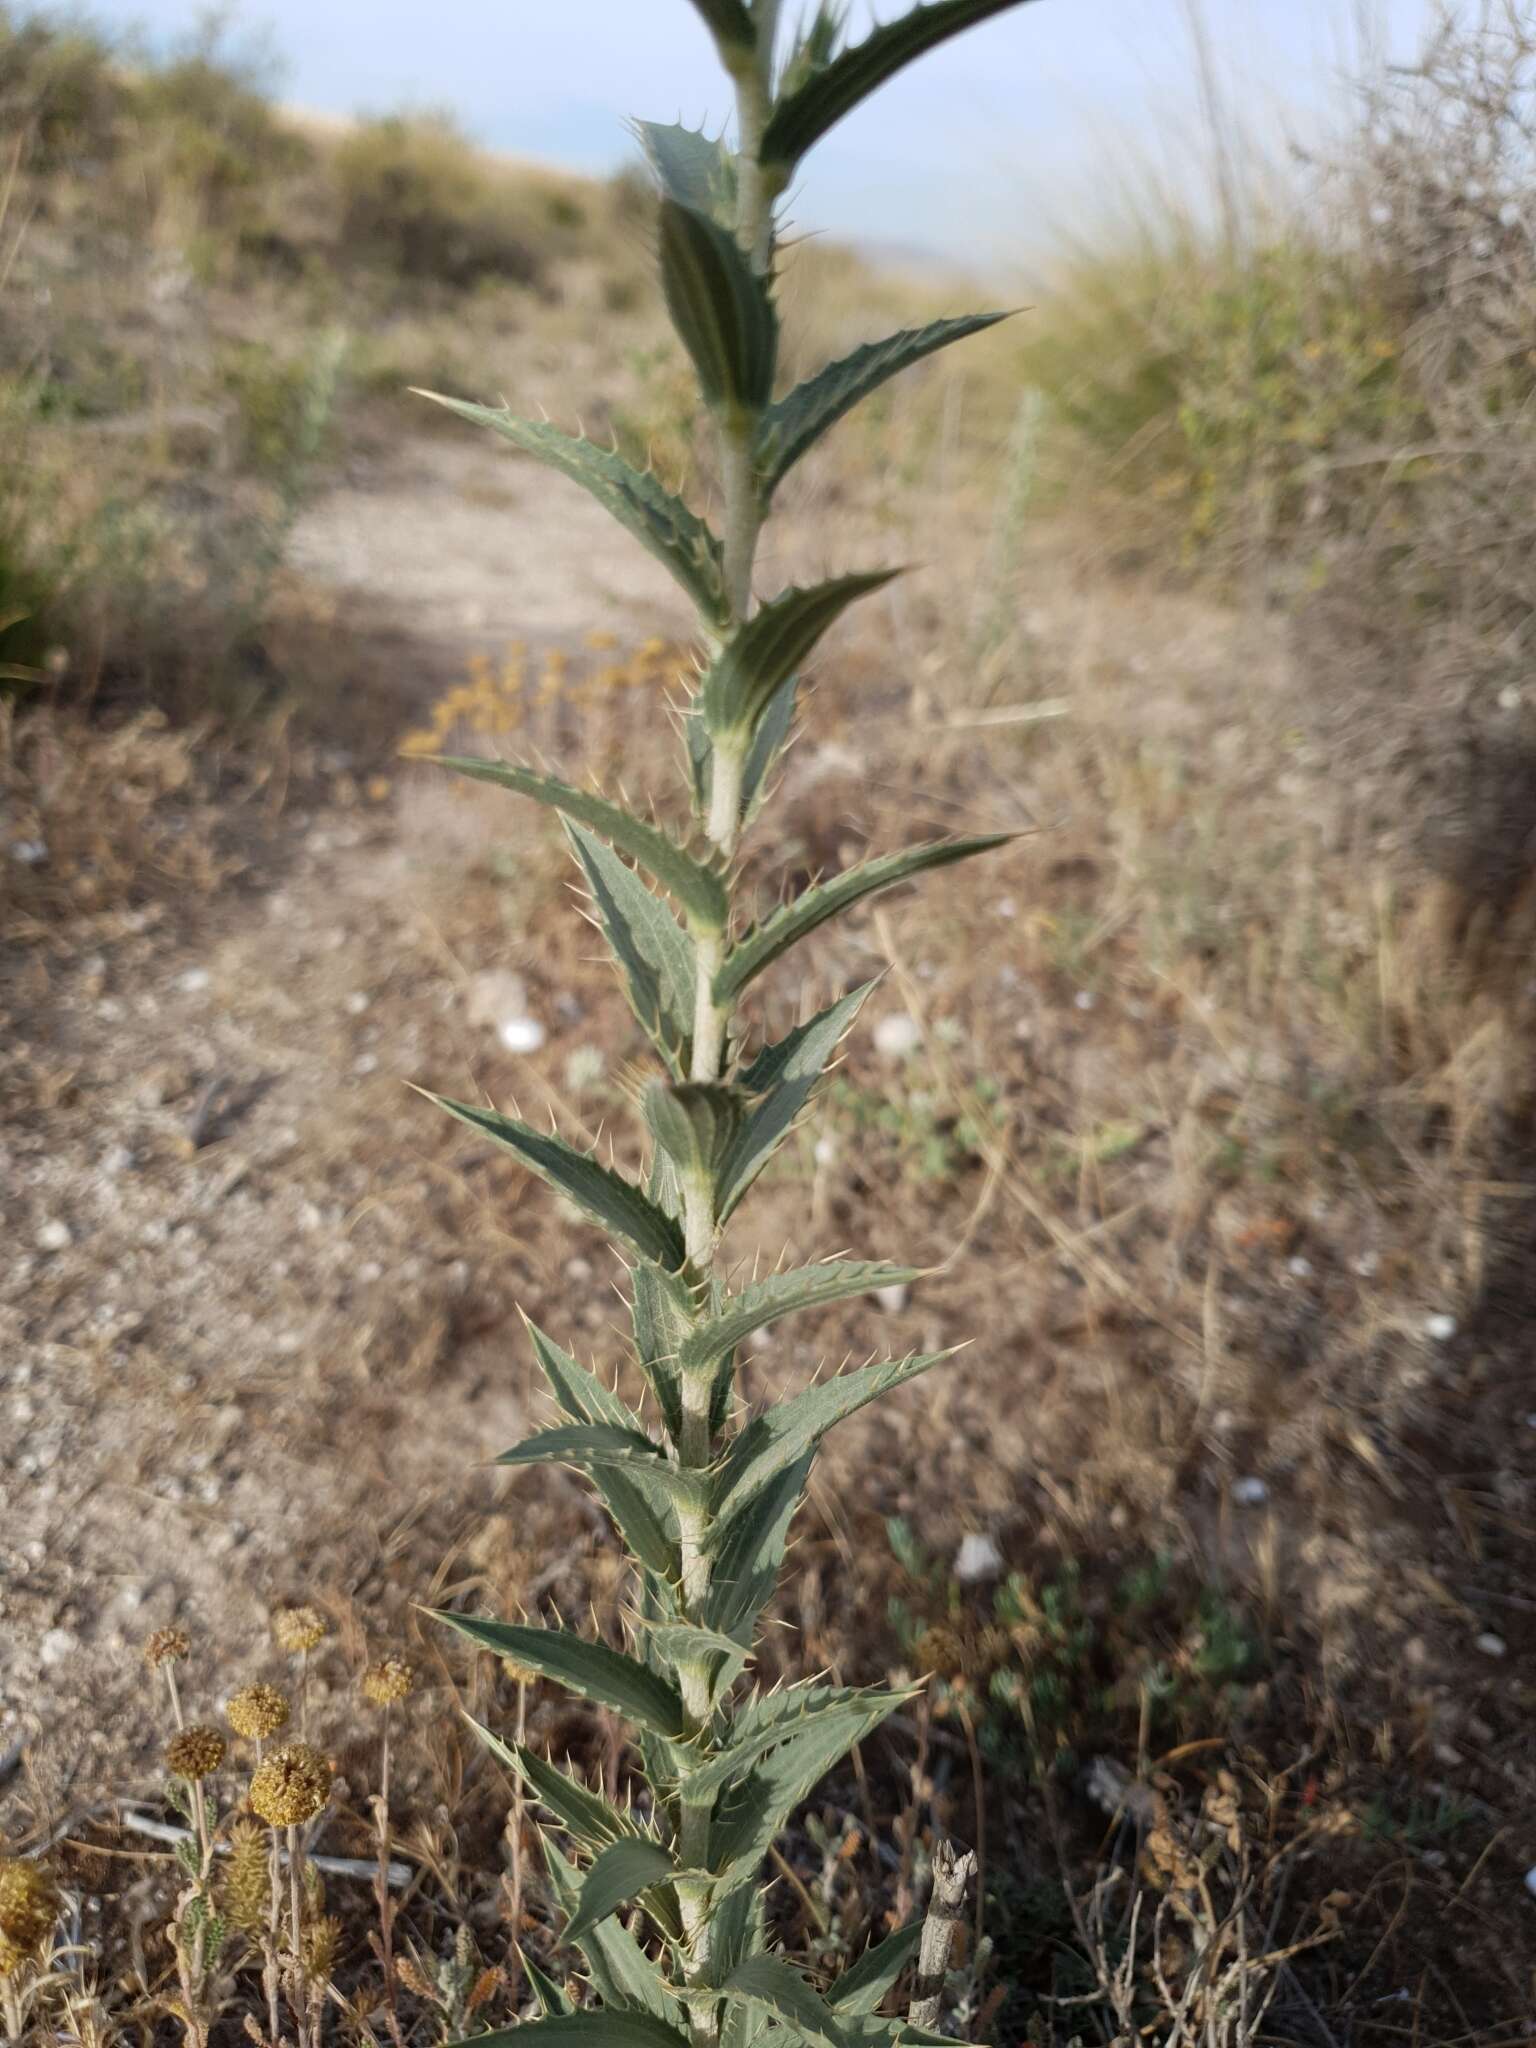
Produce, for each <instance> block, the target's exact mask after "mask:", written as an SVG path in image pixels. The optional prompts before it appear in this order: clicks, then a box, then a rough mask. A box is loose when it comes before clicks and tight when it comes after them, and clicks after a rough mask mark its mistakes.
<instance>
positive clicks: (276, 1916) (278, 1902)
mask: <svg viewBox="0 0 1536 2048" xmlns="http://www.w3.org/2000/svg"><path fill="white" fill-rule="evenodd" d="M280 1869H281V1862H280V1858H279V1855H278V1848H277V1829H276V1828H274V1829H273V1830H272V1841H271V1853H270V1854H269V1856H268V1858H267V1872H268V1876H269V1878H270V1880H271V1894H270V1898H269V1901H268V1906H267V1942H266V1949H267V1953H266V1956H265V1958H264V1960H263V1967H262V1972H261V1979H262V1983H263V1985H264V1986H265V1988H266V1993H267V2033H268V2035H269V2036H270V2038H271V2040H272V2042H273V2043H274V2044H275V2043H276V2041H277V2026H278V2020H277V1986H278V1962H277V1956H278V1944H279V1940H280V1937H281V1929H282V1923H283V1893H282V1885H281V1882H280V1880H279V1875H278V1873H279V1870H280Z"/></svg>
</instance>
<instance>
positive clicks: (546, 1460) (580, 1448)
mask: <svg viewBox="0 0 1536 2048" xmlns="http://www.w3.org/2000/svg"><path fill="white" fill-rule="evenodd" d="M637 1457H639V1458H641V1459H646V1460H651V1461H655V1460H658V1459H659V1458H660V1457H661V1446H660V1444H653V1443H652V1442H651V1440H650V1438H649V1437H648V1436H646V1435H645V1434H644V1432H643V1431H641V1430H634V1429H619V1428H615V1427H614V1426H613V1424H612V1423H608V1422H567V1423H562V1424H561V1426H560V1428H558V1429H541V1430H537V1431H536V1432H535V1433H534V1434H533V1435H532V1436H530V1437H525V1438H524V1440H523V1441H522V1443H520V1444H517V1445H515V1446H514V1447H513V1448H512V1449H511V1450H510V1451H503V1452H502V1454H501V1456H500V1457H499V1458H498V1459H497V1460H496V1462H497V1464H498V1465H588V1464H596V1463H608V1464H624V1465H632V1464H634V1462H635V1460H636V1458H637Z"/></svg>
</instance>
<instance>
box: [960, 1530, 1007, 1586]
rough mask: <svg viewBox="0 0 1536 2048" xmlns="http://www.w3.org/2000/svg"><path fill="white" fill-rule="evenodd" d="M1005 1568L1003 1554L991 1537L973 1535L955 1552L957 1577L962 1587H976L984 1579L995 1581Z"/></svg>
mask: <svg viewBox="0 0 1536 2048" xmlns="http://www.w3.org/2000/svg"><path fill="white" fill-rule="evenodd" d="M1002 1568H1003V1553H1002V1552H1001V1551H1000V1550H999V1549H998V1547H997V1545H996V1544H995V1543H994V1542H993V1540H992V1538H991V1537H990V1536H978V1535H976V1534H974V1533H973V1534H971V1535H969V1536H967V1537H966V1538H965V1540H964V1541H963V1542H962V1543H961V1545H960V1548H959V1549H958V1550H957V1551H956V1552H955V1577H956V1578H957V1579H958V1580H959V1581H960V1583H961V1585H962V1586H974V1585H977V1584H979V1583H980V1581H981V1580H983V1579H995V1578H996V1577H997V1576H998V1574H999V1573H1000V1572H1001V1570H1002Z"/></svg>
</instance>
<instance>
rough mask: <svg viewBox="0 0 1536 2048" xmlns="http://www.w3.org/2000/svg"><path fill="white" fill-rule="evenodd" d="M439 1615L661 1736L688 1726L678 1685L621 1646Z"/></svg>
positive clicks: (502, 1653) (516, 1660)
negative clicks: (619, 1647) (637, 1660)
mask: <svg viewBox="0 0 1536 2048" xmlns="http://www.w3.org/2000/svg"><path fill="white" fill-rule="evenodd" d="M437 1618H438V1620H439V1621H446V1622H447V1624H448V1626H449V1627H450V1628H454V1629H457V1630H458V1632H459V1634H460V1635H461V1636H467V1637H468V1639H469V1640H470V1642H472V1643H476V1644H478V1645H479V1647H480V1648H481V1649H482V1650H489V1651H491V1653H492V1654H493V1655H494V1656H497V1657H510V1658H511V1659H512V1661H513V1662H514V1663H515V1664H526V1665H527V1666H528V1668H529V1670H530V1671H537V1672H540V1673H542V1675H543V1676H544V1677H545V1678H553V1679H554V1680H556V1682H557V1683H558V1684H560V1685H563V1686H566V1687H568V1688H569V1689H570V1691H572V1692H575V1693H580V1694H581V1696H582V1698H583V1699H588V1700H596V1701H597V1703H598V1704H599V1706H604V1707H612V1709H613V1711H614V1712H615V1713H616V1714H623V1715H625V1716H626V1717H627V1718H628V1719H629V1720H631V1721H639V1722H640V1723H642V1724H643V1725H644V1726H645V1727H647V1728H650V1729H653V1730H654V1731H655V1733H656V1734H658V1735H665V1736H667V1737H668V1738H670V1739H675V1738H676V1737H678V1736H680V1735H681V1734H682V1733H683V1731H684V1728H685V1726H686V1721H685V1719H684V1715H683V1702H682V1697H681V1695H680V1694H679V1692H678V1690H677V1687H676V1686H675V1685H672V1684H669V1683H668V1681H667V1680H666V1679H664V1678H663V1677H661V1675H660V1674H659V1673H658V1672H655V1671H648V1670H647V1669H646V1668H645V1666H644V1665H643V1664H640V1663H637V1662H636V1661H635V1659H634V1658H633V1657H626V1656H625V1654H624V1652H623V1651H622V1650H613V1649H610V1648H609V1646H608V1645H607V1644H606V1643H589V1642H588V1641H587V1640H586V1639H585V1637H583V1636H573V1635H571V1634H570V1633H569V1632H568V1631H567V1630H565V1629H560V1628H528V1627H526V1626H524V1625H523V1624H522V1623H520V1622H510V1621H482V1620H481V1619H480V1618H479V1617H478V1616H477V1615H472V1614H446V1613H440V1614H439V1615H438V1617H437Z"/></svg>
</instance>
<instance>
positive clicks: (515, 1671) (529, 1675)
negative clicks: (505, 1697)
mask: <svg viewBox="0 0 1536 2048" xmlns="http://www.w3.org/2000/svg"><path fill="white" fill-rule="evenodd" d="M501 1668H502V1670H503V1671H504V1672H505V1673H506V1674H507V1676H508V1678H510V1679H511V1681H512V1683H513V1684H514V1685H537V1684H538V1682H539V1674H538V1673H537V1671H532V1670H530V1669H529V1667H528V1666H527V1665H526V1664H519V1663H518V1661H517V1659H516V1658H515V1657H503V1658H502V1660H501Z"/></svg>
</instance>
